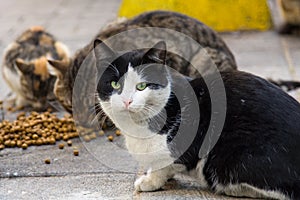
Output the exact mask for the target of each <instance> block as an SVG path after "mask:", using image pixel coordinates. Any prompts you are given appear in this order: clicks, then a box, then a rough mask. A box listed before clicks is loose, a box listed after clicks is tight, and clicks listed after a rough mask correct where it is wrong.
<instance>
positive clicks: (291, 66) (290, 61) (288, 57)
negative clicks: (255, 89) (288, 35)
mask: <svg viewBox="0 0 300 200" xmlns="http://www.w3.org/2000/svg"><path fill="white" fill-rule="evenodd" d="M280 42H281V45H282V48H283V51H284V58H285V60H286V62H287V63H288V71H289V73H290V75H291V77H292V79H294V80H297V79H299V76H298V75H297V71H296V68H295V65H294V62H293V59H292V56H291V53H290V50H289V48H288V45H287V42H286V39H285V38H281V37H280ZM296 99H297V100H299V99H300V91H299V90H297V91H296Z"/></svg>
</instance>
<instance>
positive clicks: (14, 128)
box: [0, 102, 121, 150]
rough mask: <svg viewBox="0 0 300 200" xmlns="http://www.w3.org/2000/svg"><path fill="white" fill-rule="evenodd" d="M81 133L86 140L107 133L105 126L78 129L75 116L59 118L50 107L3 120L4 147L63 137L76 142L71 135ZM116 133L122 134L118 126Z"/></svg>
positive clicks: (49, 142) (1, 138)
mask: <svg viewBox="0 0 300 200" xmlns="http://www.w3.org/2000/svg"><path fill="white" fill-rule="evenodd" d="M0 105H1V102H0ZM79 133H80V136H81V137H82V138H83V140H84V141H86V142H88V141H91V140H93V139H96V138H97V137H99V136H103V135H105V132H104V131H103V130H100V131H97V132H95V130H93V129H91V128H83V127H77V129H76V127H75V124H74V120H73V118H72V117H71V115H69V114H66V115H64V117H62V118H58V117H57V116H56V114H55V113H51V112H50V110H49V111H46V112H43V113H38V112H35V111H33V112H30V113H27V114H26V113H25V112H20V113H19V114H18V116H17V119H16V120H14V121H12V122H10V121H8V120H3V121H2V122H0V150H3V149H4V148H8V147H9V148H13V147H18V148H22V149H27V148H28V147H29V146H33V145H35V146H40V145H54V144H56V142H57V141H61V140H64V141H66V143H67V145H68V146H72V141H71V140H70V139H72V138H76V137H79ZM115 134H116V135H117V136H119V135H121V132H120V130H116V131H115ZM113 139H114V138H113V136H108V140H109V141H113ZM58 148H59V149H64V144H63V143H60V144H59V145H58Z"/></svg>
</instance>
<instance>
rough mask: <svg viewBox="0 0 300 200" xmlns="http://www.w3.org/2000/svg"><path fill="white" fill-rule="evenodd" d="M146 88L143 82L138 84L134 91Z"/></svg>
mask: <svg viewBox="0 0 300 200" xmlns="http://www.w3.org/2000/svg"><path fill="white" fill-rule="evenodd" d="M146 87H147V83H145V82H142V83H139V84H137V85H136V89H137V90H139V91H142V90H144V89H146Z"/></svg>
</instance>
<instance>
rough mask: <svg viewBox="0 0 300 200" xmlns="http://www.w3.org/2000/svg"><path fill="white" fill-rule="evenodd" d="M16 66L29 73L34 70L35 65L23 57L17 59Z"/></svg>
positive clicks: (24, 72)
mask: <svg viewBox="0 0 300 200" xmlns="http://www.w3.org/2000/svg"><path fill="white" fill-rule="evenodd" d="M15 63H16V66H17V67H18V69H19V70H20V71H21V72H22V73H23V74H28V73H30V72H32V71H33V68H34V67H33V66H31V65H30V64H28V63H26V62H25V61H24V60H23V59H20V58H18V59H16V61H15Z"/></svg>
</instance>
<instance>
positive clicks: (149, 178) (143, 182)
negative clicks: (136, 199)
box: [134, 164, 185, 192]
mask: <svg viewBox="0 0 300 200" xmlns="http://www.w3.org/2000/svg"><path fill="white" fill-rule="evenodd" d="M184 170H185V166H183V165H180V164H172V165H169V166H167V167H164V168H162V169H158V170H155V171H152V170H151V169H150V170H148V171H147V174H146V175H143V176H141V177H140V178H138V179H137V180H136V181H135V183H134V187H135V190H136V191H138V192H141V191H143V192H149V191H155V190H158V189H160V188H161V187H163V186H164V185H165V183H166V182H167V180H168V179H170V178H172V177H173V176H174V175H175V174H176V173H179V172H182V171H184Z"/></svg>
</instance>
